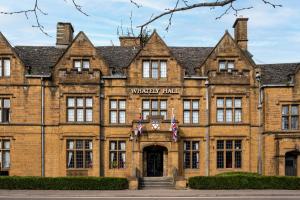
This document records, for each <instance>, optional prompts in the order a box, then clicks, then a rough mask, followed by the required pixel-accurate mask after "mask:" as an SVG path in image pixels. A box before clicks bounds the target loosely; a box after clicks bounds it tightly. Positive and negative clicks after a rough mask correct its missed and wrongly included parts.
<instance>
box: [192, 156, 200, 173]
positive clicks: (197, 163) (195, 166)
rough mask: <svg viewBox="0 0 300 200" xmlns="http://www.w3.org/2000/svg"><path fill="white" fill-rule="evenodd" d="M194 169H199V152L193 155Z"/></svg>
mask: <svg viewBox="0 0 300 200" xmlns="http://www.w3.org/2000/svg"><path fill="white" fill-rule="evenodd" d="M192 168H194V169H195V168H199V152H193V153H192Z"/></svg>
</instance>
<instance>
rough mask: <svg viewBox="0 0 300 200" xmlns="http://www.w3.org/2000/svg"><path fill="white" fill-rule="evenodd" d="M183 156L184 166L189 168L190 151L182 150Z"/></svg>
mask: <svg viewBox="0 0 300 200" xmlns="http://www.w3.org/2000/svg"><path fill="white" fill-rule="evenodd" d="M183 157H184V158H183V159H184V168H191V161H190V157H191V154H190V152H184V154H183Z"/></svg>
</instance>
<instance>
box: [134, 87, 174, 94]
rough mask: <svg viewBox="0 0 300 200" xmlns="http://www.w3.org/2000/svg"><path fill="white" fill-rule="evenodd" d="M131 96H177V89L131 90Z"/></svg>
mask: <svg viewBox="0 0 300 200" xmlns="http://www.w3.org/2000/svg"><path fill="white" fill-rule="evenodd" d="M130 92H131V93H132V94H149V95H150V94H157V95H158V94H179V92H180V91H179V89H178V88H132V89H130Z"/></svg>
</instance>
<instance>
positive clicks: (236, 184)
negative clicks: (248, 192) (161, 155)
mask: <svg viewBox="0 0 300 200" xmlns="http://www.w3.org/2000/svg"><path fill="white" fill-rule="evenodd" d="M188 184H189V187H190V188H192V189H208V190H209V189H212V190H213V189H287V190H299V189H300V178H297V177H287V176H258V175H247V174H246V175H243V174H233V175H231V176H230V175H225V176H195V177H191V178H189V180H188Z"/></svg>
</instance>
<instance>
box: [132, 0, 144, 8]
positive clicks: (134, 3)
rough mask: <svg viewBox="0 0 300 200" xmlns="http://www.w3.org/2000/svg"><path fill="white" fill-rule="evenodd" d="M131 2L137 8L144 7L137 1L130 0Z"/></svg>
mask: <svg viewBox="0 0 300 200" xmlns="http://www.w3.org/2000/svg"><path fill="white" fill-rule="evenodd" d="M130 3H132V4H133V5H135V6H136V7H137V8H140V7H142V5H141V4H138V3H137V2H135V1H134V0H130Z"/></svg>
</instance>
